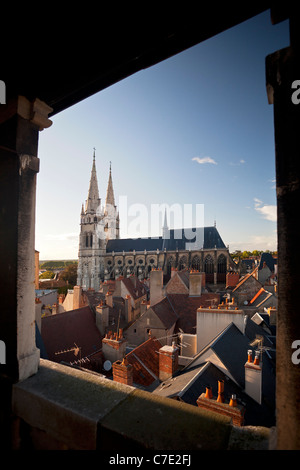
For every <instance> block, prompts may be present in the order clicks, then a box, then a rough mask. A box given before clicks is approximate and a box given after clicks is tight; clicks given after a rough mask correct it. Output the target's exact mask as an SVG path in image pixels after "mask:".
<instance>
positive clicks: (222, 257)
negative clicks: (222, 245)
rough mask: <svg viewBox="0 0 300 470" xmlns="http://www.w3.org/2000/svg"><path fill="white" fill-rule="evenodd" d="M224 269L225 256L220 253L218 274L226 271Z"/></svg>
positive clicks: (225, 266)
mask: <svg viewBox="0 0 300 470" xmlns="http://www.w3.org/2000/svg"><path fill="white" fill-rule="evenodd" d="M226 269H227V263H226V258H225V256H224V255H223V254H222V255H220V256H219V258H218V273H219V274H224V273H226Z"/></svg>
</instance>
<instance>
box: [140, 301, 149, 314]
mask: <svg viewBox="0 0 300 470" xmlns="http://www.w3.org/2000/svg"><path fill="white" fill-rule="evenodd" d="M147 305H148V302H147V300H146V299H144V300H142V302H141V315H143V313H145V312H146V311H147Z"/></svg>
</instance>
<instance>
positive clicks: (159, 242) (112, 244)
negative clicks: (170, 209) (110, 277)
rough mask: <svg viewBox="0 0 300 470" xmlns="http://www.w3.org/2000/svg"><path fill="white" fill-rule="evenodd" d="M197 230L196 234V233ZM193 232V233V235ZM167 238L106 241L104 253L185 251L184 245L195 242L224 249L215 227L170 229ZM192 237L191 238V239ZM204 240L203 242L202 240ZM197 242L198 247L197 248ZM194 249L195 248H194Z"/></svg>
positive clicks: (208, 247)
mask: <svg viewBox="0 0 300 470" xmlns="http://www.w3.org/2000/svg"><path fill="white" fill-rule="evenodd" d="M196 230H197V232H196ZM193 232H194V233H195V234H194V235H193ZM169 234H170V236H169V238H166V239H164V238H163V237H157V238H154V237H148V238H136V239H134V238H119V239H115V240H108V242H107V245H106V252H107V253H111V252H112V251H115V252H122V251H123V250H124V251H125V252H129V251H133V250H135V251H144V250H147V251H156V250H157V249H158V250H160V251H162V250H163V249H164V248H166V250H167V251H168V250H170V251H172V250H176V249H178V250H185V249H187V247H186V243H193V242H196V246H197V247H198V248H197V249H199V248H202V246H203V248H205V249H213V248H215V247H216V248H226V247H225V244H224V242H223V240H222V238H221V236H220V234H219V232H218V230H217V228H216V227H203V228H197V229H195V228H193V229H176V230H174V229H170V230H169ZM192 237H193V238H192ZM203 238H204V242H202V239H203ZM198 241H200V245H199V246H198ZM195 249H196V248H195Z"/></svg>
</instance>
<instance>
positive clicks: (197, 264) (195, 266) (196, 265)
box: [192, 255, 200, 271]
mask: <svg viewBox="0 0 300 470" xmlns="http://www.w3.org/2000/svg"><path fill="white" fill-rule="evenodd" d="M192 269H196V270H197V271H200V258H199V256H198V255H196V256H194V258H193V259H192Z"/></svg>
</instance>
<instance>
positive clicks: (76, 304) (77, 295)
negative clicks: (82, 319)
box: [73, 286, 82, 310]
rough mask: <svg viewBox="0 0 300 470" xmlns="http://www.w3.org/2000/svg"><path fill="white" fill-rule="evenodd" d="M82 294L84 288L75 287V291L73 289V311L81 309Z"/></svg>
mask: <svg viewBox="0 0 300 470" xmlns="http://www.w3.org/2000/svg"><path fill="white" fill-rule="evenodd" d="M81 294H82V288H81V287H80V286H74V289H73V310H75V309H77V308H80V305H81Z"/></svg>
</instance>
